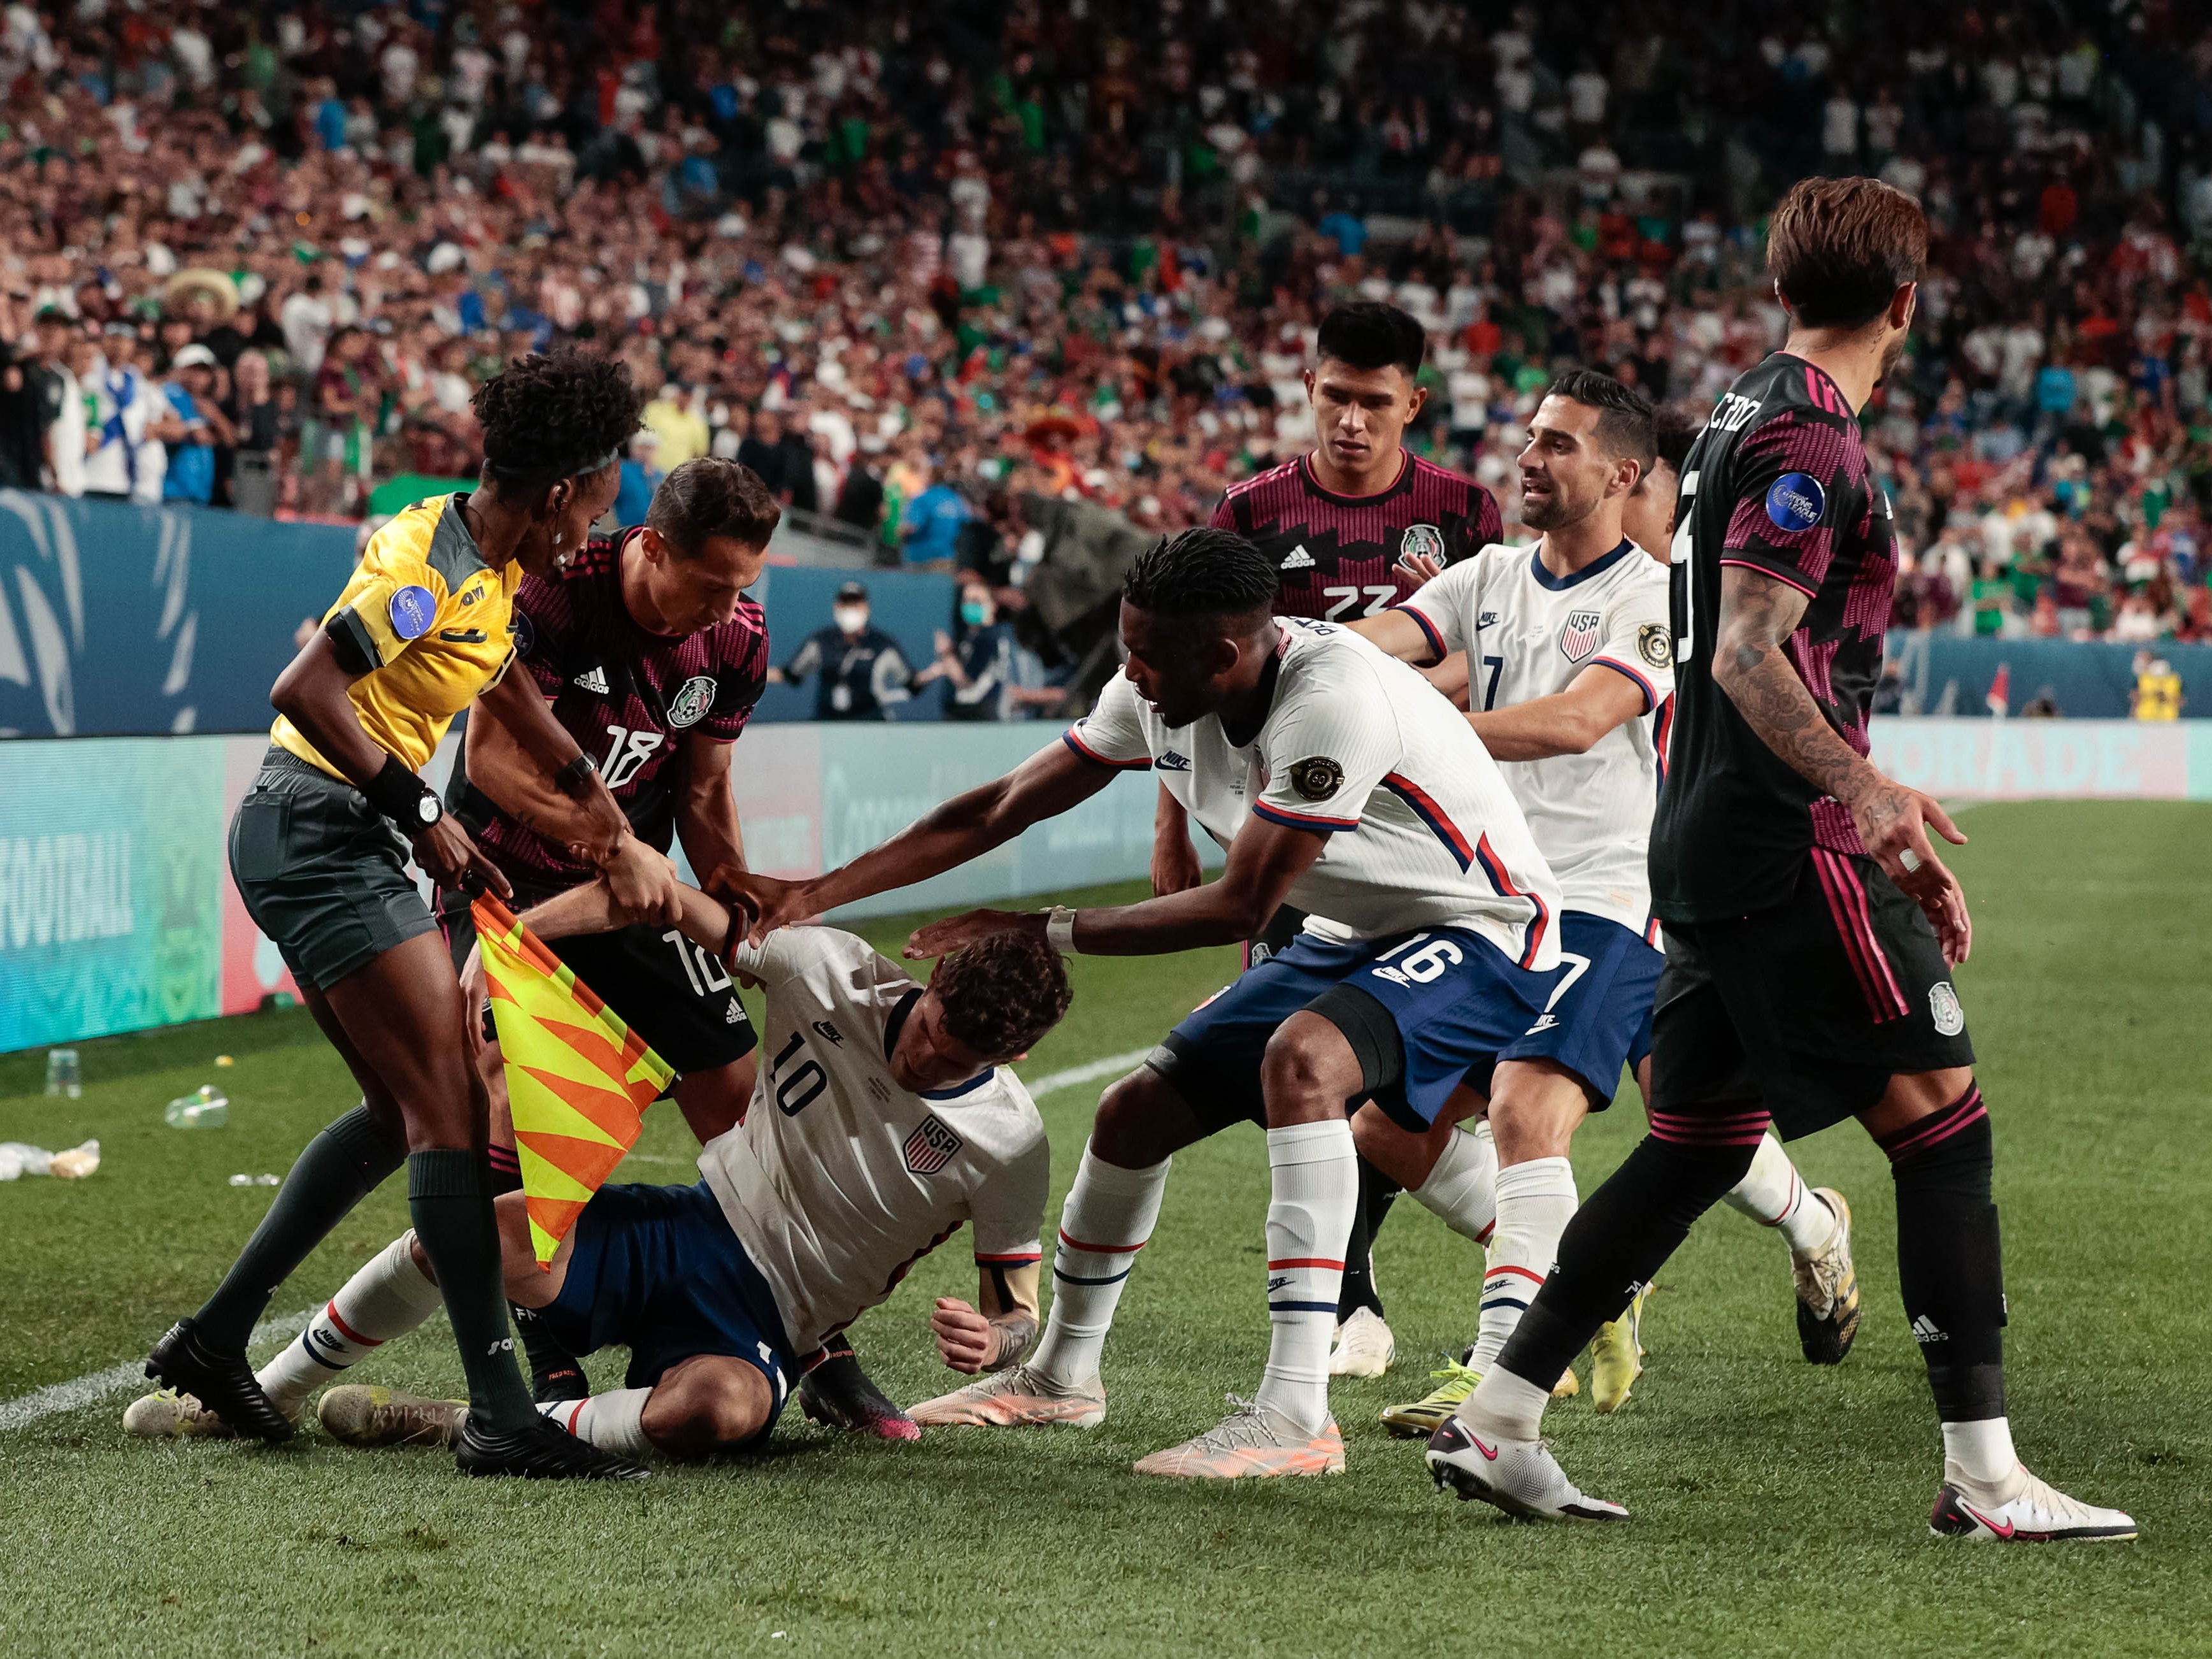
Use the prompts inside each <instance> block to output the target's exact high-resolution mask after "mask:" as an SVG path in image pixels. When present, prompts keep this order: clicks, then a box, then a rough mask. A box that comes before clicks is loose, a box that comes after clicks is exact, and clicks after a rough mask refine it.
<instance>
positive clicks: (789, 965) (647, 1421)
mask: <svg viewBox="0 0 2212 1659" xmlns="http://www.w3.org/2000/svg"><path fill="white" fill-rule="evenodd" d="M677 892H678V900H679V901H680V904H681V906H682V908H681V917H680V920H679V922H678V927H679V928H680V930H682V931H683V933H684V935H685V936H686V937H687V938H688V939H690V941H691V942H693V943H694V944H696V945H698V946H700V947H702V948H703V949H705V950H707V951H709V952H712V953H714V954H716V955H720V953H721V952H722V950H723V948H724V946H725V943H726V942H727V941H728V940H730V939H731V938H732V936H733V934H734V931H735V924H733V922H732V913H731V912H730V911H729V909H728V908H727V907H726V906H724V905H723V904H721V903H720V902H719V901H718V900H713V899H709V898H708V897H707V895H705V894H702V893H700V892H698V891H697V890H696V888H692V887H685V886H679V887H678V890H677ZM629 915H635V912H626V911H624V910H623V908H622V907H621V906H619V905H617V903H616V901H615V900H614V899H613V897H612V895H611V893H610V892H609V890H608V887H606V885H605V883H603V882H594V883H592V884H591V885H590V886H587V887H576V888H573V889H571V890H570V891H569V892H568V893H565V894H562V895H561V896H560V897H558V898H556V899H553V900H549V901H547V902H546V903H545V904H544V905H541V906H538V907H536V908H534V909H532V910H531V911H529V912H526V913H525V915H524V916H523V918H522V919H523V921H524V922H525V924H527V925H528V926H529V927H530V928H531V929H532V930H533V931H534V932H536V933H537V934H538V936H539V937H540V938H542V939H544V940H546V941H548V942H551V941H554V940H557V939H564V938H570V937H575V936H581V935H585V934H600V933H605V932H606V931H607V930H610V929H611V927H614V926H615V925H617V924H620V923H621V922H622V921H623V918H624V917H625V916H629ZM728 961H729V962H730V965H731V966H732V967H733V968H734V969H735V970H736V971H737V972H738V973H740V974H743V975H744V977H745V978H747V979H749V980H753V981H757V982H758V983H759V984H760V985H762V986H763V988H764V990H765V993H766V1013H765V1017H764V1018H763V1022H762V1032H763V1036H764V1037H765V1039H766V1044H767V1047H766V1058H765V1059H764V1060H763V1064H762V1067H761V1072H760V1077H759V1079H758V1082H757V1084H756V1085H755V1088H754V1092H753V1098H752V1102H751V1106H750V1110H749V1111H748V1112H747V1113H746V1114H745V1118H744V1122H743V1123H742V1124H740V1125H737V1126H735V1127H732V1128H731V1129H729V1130H727V1131H726V1132H724V1133H722V1134H720V1135H719V1136H717V1137H715V1138H714V1139H712V1140H710V1141H708V1143H707V1144H706V1145H705V1146H704V1147H703V1148H702V1149H701V1150H700V1154H699V1170H700V1174H702V1176H703V1177H704V1178H705V1179H704V1180H701V1181H700V1182H698V1183H697V1184H696V1185H695V1186H605V1187H602V1188H601V1189H600V1190H599V1192H598V1193H596V1194H595V1195H594V1196H593V1197H592V1200H591V1202H590V1203H588V1204H587V1205H585V1206H584V1209H583V1211H582V1212H581V1213H580V1215H579V1216H578V1217H577V1218H576V1223H575V1226H574V1229H573V1230H572V1231H571V1232H570V1234H569V1235H568V1238H567V1239H565V1240H564V1241H562V1245H561V1247H560V1249H559V1250H558V1251H557V1252H556V1254H555V1255H554V1258H553V1261H552V1266H551V1271H550V1272H544V1271H541V1270H540V1269H539V1267H538V1264H537V1261H536V1259H535V1257H534V1256H533V1254H532V1249H531V1243H530V1226H529V1222H528V1219H527V1217H526V1213H525V1211H524V1208H523V1202H522V1195H521V1193H520V1192H510V1193H507V1194H505V1195H504V1196H502V1197H501V1199H499V1201H498V1203H497V1205H496V1206H495V1208H496V1211H497V1213H498V1217H499V1229H500V1241H501V1251H502V1254H503V1257H504V1259H505V1263H506V1272H507V1294H508V1295H509V1296H512V1297H513V1299H514V1300H515V1301H516V1302H519V1303H521V1304H522V1305H524V1306H526V1307H529V1308H532V1309H534V1310H535V1313H536V1317H537V1318H538V1320H540V1321H541V1322H542V1323H543V1325H544V1327H545V1328H546V1330H547V1331H548V1332H549V1333H550V1334H551V1335H552V1336H553V1337H554V1338H555V1339H556V1340H557V1341H559V1342H560V1343H561V1344H562V1345H563V1346H564V1347H566V1348H568V1349H569V1350H571V1351H574V1352H576V1353H585V1354H587V1353H592V1352H594V1351H598V1350H599V1349H601V1348H604V1347H606V1346H608V1345H612V1344H617V1343H619V1344H623V1345H626V1346H628V1347H629V1351H630V1359H629V1370H628V1372H627V1374H626V1375H625V1377H624V1379H623V1387H622V1388H617V1389H612V1390H609V1391H607V1392H605V1393H601V1394H592V1395H590V1396H588V1397H578V1398H574V1399H570V1400H548V1401H545V1402H544V1403H543V1404H542V1405H541V1406H540V1407H539V1409H540V1410H541V1411H543V1412H544V1413H545V1415H546V1417H547V1418H548V1419H550V1421H551V1422H553V1423H555V1424H558V1425H559V1426H560V1427H562V1428H563V1429H566V1430H568V1431H569V1432H570V1433H571V1434H573V1435H574V1436H577V1437H578V1438H579V1439H580V1440H581V1441H583V1442H588V1443H589V1444H591V1445H592V1446H593V1447H595V1448H598V1449H601V1450H602V1451H604V1452H606V1453H608V1454H611V1455H617V1456H619V1457H620V1458H622V1459H623V1460H625V1461H628V1460H635V1459H638V1458H641V1457H642V1456H644V1455H646V1454H647V1453H648V1452H660V1453H663V1454H666V1455H671V1456H679V1457H685V1456H696V1455H703V1454H706V1453H708V1452H715V1451H730V1450H736V1449H742V1448H745V1447H750V1446H753V1445H757V1443H758V1442H760V1441H761V1440H762V1439H763V1437H764V1436H766V1435H767V1433H768V1432H769V1429H770V1428H771V1427H772V1426H773V1425H774V1424H775V1418H776V1416H777V1414H778V1413H779V1412H781V1409H782V1407H783V1404H784V1401H785V1399H786V1397H787V1394H788V1393H789V1391H790V1388H791V1379H792V1377H793V1375H796V1371H797V1366H798V1363H799V1357H802V1356H805V1355H808V1354H811V1353H812V1352H814V1351H816V1350H817V1349H818V1348H819V1347H820V1346H821V1345H822V1342H823V1339H824V1338H825V1337H827V1336H829V1335H831V1334H833V1333H836V1332H838V1331H842V1329H843V1328H844V1327H846V1326H847V1325H848V1324H850V1323H851V1322H852V1321H853V1320H854V1319H855V1318H857V1317H858V1316H859V1315H860V1314H862V1313H863V1312H865V1311H866V1309H868V1308H872V1307H874V1306H875V1305H876V1304H877V1303H878V1302H882V1301H883V1300H884V1298H885V1297H886V1296H889V1295H890V1292H891V1290H892V1288H893V1287H894V1286H896V1284H897V1283H898V1282H899V1280H900V1279H901V1278H903V1277H904V1276H905V1273H906V1272H907V1270H908V1268H909V1267H911V1266H913V1265H914V1264H915V1262H916V1261H918V1260H919V1259H921V1257H922V1256H923V1255H925V1254H927V1253H928V1252H929V1251H930V1250H931V1249H933V1248H934V1247H936V1246H938V1245H939V1244H941V1243H943V1242H944V1241H945V1240H946V1239H947V1238H949V1237H951V1235H952V1234H953V1233H954V1232H956V1231H957V1230H958V1229H959V1228H960V1227H961V1226H962V1225H963V1223H965V1224H968V1225H969V1226H971V1227H972V1228H973V1229H975V1266H976V1272H977V1278H978V1280H979V1290H978V1295H977V1299H976V1303H975V1305H974V1306H970V1305H969V1303H967V1302H963V1301H960V1300H958V1299H957V1298H954V1297H949V1296H948V1297H942V1298H939V1301H938V1302H937V1304H936V1306H935V1308H934V1309H933V1312H932V1314H931V1316H930V1325H931V1328H932V1330H933V1333H934V1334H935V1336H936V1339H937V1345H938V1350H939V1353H941V1354H942V1355H943V1356H944V1358H945V1363H946V1364H948V1365H950V1366H951V1367H952V1368H953V1369H955V1370H957V1371H962V1372H965V1373H968V1374H969V1375H973V1374H975V1373H976V1372H979V1371H987V1370H991V1369H994V1368H999V1367H1003V1366H1006V1365H1011V1364H1012V1363H1014V1362H1015V1361H1017V1360H1018V1359H1019V1358H1020V1357H1021V1356H1022V1354H1023V1353H1024V1351H1026V1350H1027V1349H1028V1347H1029V1345H1030V1341H1031V1340H1032V1339H1034V1338H1035V1336H1036V1328H1037V1267H1038V1262H1039V1260H1040V1258H1041V1254H1042V1252H1041V1248H1040V1246H1039V1242H1038V1227H1039V1223H1040V1222H1041V1220H1042V1216H1043V1211H1044V1200H1045V1191H1046V1184H1047V1181H1048V1178H1049V1175H1050V1153H1049V1149H1048V1147H1047V1145H1046V1142H1045V1134H1044V1124H1043V1121H1042V1119H1040V1118H1039V1117H1038V1116H1037V1111H1036V1107H1035V1106H1034V1105H1033V1104H1032V1103H1031V1102H1030V1097H1029V1094H1028V1091H1027V1090H1025V1089H1024V1088H1023V1087H1022V1085H1021V1083H1020V1081H1019V1079H1018V1078H1017V1077H1015V1076H1014V1075H1013V1073H1012V1072H1011V1071H1009V1070H1005V1069H1003V1064H1004V1062H1006V1061H1007V1060H1009V1059H1011V1058H1013V1057H1015V1056H1016V1055H1018V1054H1022V1053H1024V1052H1027V1051H1028V1050H1029V1048H1030V1046H1032V1045H1033V1044H1035V1043H1036V1041H1037V1040H1038V1039H1039V1038H1041V1037H1042V1036H1043V1035H1044V1034H1045V1033H1046V1032H1047V1031H1048V1030H1050V1029H1051V1028H1053V1026H1054V1025H1055V1024H1057V1023H1058V1022H1059V1021H1060V1016H1062V1015H1064V1014H1065V1013H1066V1011H1067V1005H1068V1001H1069V992H1068V988H1067V973H1066V967H1065V965H1064V964H1063V963H1062V962H1061V961H1060V954H1059V952H1057V951H1055V950H1054V949H1052V948H1050V947H1049V946H1048V945H1046V944H1044V943H1043V942H1042V941H1038V940H1032V939H1026V938H1021V937H1017V936H1008V935H1000V936H994V937H992V938H988V939H985V940H981V941H979V942H977V943H975V945H972V946H970V947H969V948H965V949H963V950H960V951H957V952H954V953H952V954H951V955H948V956H946V957H945V959H944V960H943V961H940V962H939V964H938V965H937V971H936V973H935V974H934V975H933V977H932V978H931V979H930V981H929V984H928V985H927V986H926V987H925V986H922V985H915V983H914V982H913V981H912V980H911V979H908V977H907V975H906V974H905V973H903V972H902V971H901V970H900V969H899V968H898V967H896V965H895V964H893V963H890V962H888V961H884V959H883V958H882V957H880V956H878V955H876V953H875V952H874V951H873V950H872V949H871V948H869V946H868V944H867V942H866V941H865V940H862V939H858V938H855V937H854V936H853V935H851V934H849V933H843V932H840V931H838V930H836V929H834V928H827V927H821V928H786V929H783V930H781V931H779V932H777V933H775V934H772V935H771V936H769V938H768V940H767V942H765V943H764V944H763V945H760V946H757V947H756V946H752V945H748V944H744V943H743V942H738V945H737V948H735V949H734V950H733V951H732V952H730V953H729V955H728ZM427 1266H428V1263H427V1261H426V1259H425V1258H424V1256H423V1253H422V1250H421V1248H420V1247H419V1245H417V1244H416V1241H415V1240H414V1236H413V1235H411V1234H410V1235H403V1236H402V1237H401V1238H399V1239H398V1240H397V1241H394V1242H393V1243H392V1245H391V1246H390V1247H388V1248H387V1249H386V1250H385V1251H384V1252H383V1253H381V1254H380V1255H379V1256H378V1257H377V1258H376V1259H374V1261H372V1262H370V1263H369V1264H368V1266H366V1267H363V1268H362V1270H361V1271H360V1272H357V1273H356V1274H355V1275H354V1277H353V1278H351V1279H350V1280H349V1281H348V1282H347V1284H346V1285H345V1286H344V1288H343V1289H342V1290H340V1291H339V1292H338V1294H337V1296H335V1297H333V1298H332V1299H331V1303H330V1305H329V1307H327V1308H325V1309H324V1311H323V1312H322V1313H320V1314H317V1315H316V1316H315V1319H314V1320H313V1323H312V1324H311V1325H310V1326H309V1327H308V1331H307V1341H306V1342H305V1343H295V1344H292V1345H289V1346H288V1347H286V1348H285V1350H284V1351H283V1352H282V1353H281V1354H279V1355H278V1356H277V1357H276V1359H275V1360H273V1361H271V1362H270V1364H269V1365H268V1366H267V1367H264V1370H263V1376H264V1386H266V1387H268V1388H269V1389H270V1392H271V1394H272V1395H274V1396H276V1397H278V1398H283V1399H288V1400H291V1401H293V1402H294V1403H295V1405H296V1404H297V1403H298V1402H300V1401H302V1400H304V1399H305V1398H306V1396H307V1394H309V1393H312V1392H313V1390H314V1389H315V1388H319V1387H321V1386H322V1384H323V1383H324V1382H325V1381H327V1380H328V1378H329V1375H330V1372H329V1369H327V1367H326V1366H325V1364H323V1363H320V1362H319V1360H318V1359H317V1358H314V1357H309V1355H310V1354H311V1353H312V1352H313V1351H317V1350H319V1351H321V1352H322V1353H323V1354H325V1355H327V1356H329V1357H333V1358H337V1359H340V1360H343V1361H344V1362H345V1363H352V1362H354V1361H356V1360H358V1359H360V1358H361V1357H363V1356H365V1355H366V1354H367V1353H368V1352H369V1351H372V1350H374V1349H375V1348H377V1347H379V1346H381V1345H383V1344H385V1343H387V1342H389V1341H391V1340H392V1339H393V1338H395V1337H398V1336H400V1335H402V1334H404V1333H406V1332H407V1331H410V1330H412V1329H413V1328H414V1327H416V1326H417V1325H419V1324H420V1323H422V1320H424V1319H425V1318H427V1317H428V1315H429V1314H430V1313H431V1312H433V1311H434V1310H435V1308H436V1307H437V1305H438V1299H439V1298H438V1289H437V1286H436V1284H435V1283H433V1282H432V1279H431V1278H430V1277H429V1275H428V1273H427V1272H425V1269H426V1267H427ZM303 1350H306V1351H307V1352H303ZM318 1412H319V1416H320V1418H321V1419H322V1423H323V1425H324V1427H325V1428H326V1429H328V1430H330V1431H331V1433H332V1434H334V1435H336V1436H337V1437H338V1438H340V1439H342V1440H346V1441H349V1442H354V1443H356V1444H360V1445H394V1444H412V1445H442V1444H447V1443H449V1442H453V1441H455V1440H457V1439H459V1437H460V1436H463V1435H465V1433H466V1432H467V1421H468V1417H469V1414H470V1412H469V1407H468V1406H466V1405H465V1404H464V1403H463V1402H461V1401H458V1400H429V1399H425V1398H422V1396H419V1395H415V1394H405V1393H402V1392H398V1391H396V1390H393V1389H391V1388H385V1387H379V1386H374V1385H364V1384H359V1383H349V1384H345V1385H343V1386H341V1387H338V1388H331V1389H329V1390H327V1391H326V1392H325V1394H324V1395H323V1397H322V1399H321V1400H320V1401H319V1406H318ZM629 1467H630V1468H631V1469H632V1470H633V1472H634V1473H643V1471H642V1470H641V1469H638V1468H637V1467H636V1466H635V1463H630V1464H629Z"/></svg>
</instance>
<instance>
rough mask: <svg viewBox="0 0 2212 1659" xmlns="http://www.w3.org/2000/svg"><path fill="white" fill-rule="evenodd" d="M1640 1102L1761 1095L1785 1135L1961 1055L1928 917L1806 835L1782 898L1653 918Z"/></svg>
mask: <svg viewBox="0 0 2212 1659" xmlns="http://www.w3.org/2000/svg"><path fill="white" fill-rule="evenodd" d="M1664 937H1665V942H1666V947H1667V967H1666V969H1665V971H1664V972H1663V973H1661V975H1660V976H1659V990H1658V993H1657V999H1656V1003H1655V1004H1654V1006H1653V1009H1652V1015H1651V1107H1652V1109H1653V1110H1654V1111H1660V1112H1668V1113H1680V1114H1684V1115H1691V1114H1695V1113H1699V1112H1700V1111H1729V1110H1741V1109H1742V1108H1743V1107H1745V1106H1746V1105H1757V1106H1760V1107H1765V1109H1766V1111H1767V1112H1768V1113H1770V1114H1771V1116H1772V1117H1773V1119H1774V1132H1775V1133H1776V1134H1778V1135H1779V1136H1780V1137H1781V1138H1783V1139H1784V1140H1791V1139H1795V1138H1796V1137H1798V1136H1801V1135H1809V1134H1812V1133H1813V1132H1814V1131H1816V1130H1821V1129H1826V1127H1827V1126H1828V1125H1831V1124H1833V1123H1839V1122H1841V1121H1842V1120H1843V1119H1845V1118H1849V1117H1855V1116H1857V1114H1858V1113H1861V1112H1863V1111H1865V1110H1866V1109H1867V1108H1868V1107H1871V1106H1873V1105H1874V1104H1875V1101H1878V1100H1880V1099H1881V1095H1882V1091H1883V1090H1884V1089H1887V1087H1888V1086H1889V1080H1890V1078H1892V1077H1894V1076H1896V1075H1898V1074H1899V1073H1900V1072H1914V1071H1941V1070H1948V1068H1951V1067H1954V1066H1963V1065H1972V1064H1973V1061H1974V1048H1973V1045H1972V1042H1970V1041H1969V1040H1967V1037H1966V1014H1965V1012H1964V1010H1963V1009H1961V1008H1960V1003H1959V993H1958V991H1957V989H1956V988H1955V987H1954V985H1952V983H1951V970H1950V967H1949V966H1948V964H1947V963H1946V962H1945V961H1943V952H1942V947H1941V946H1940V945H1938V944H1937V942H1936V930H1935V929H1934V928H1933V927H1932V926H1930V925H1929V921H1928V918H1927V917H1925V916H1924V915H1923V914H1922V913H1921V910H1920V906H1918V905H1917V904H1915V903H1914V902H1913V901H1912V900H1911V899H1910V898H1908V897H1906V896H1905V894H1904V893H1902V892H1901V891H1899V888H1898V887H1897V885H1896V884H1895V883H1894V882H1893V881H1891V880H1890V879H1889V878H1888V877H1887V875H1883V874H1882V872H1881V867H1880V866H1879V865H1877V864H1876V863H1875V862H1874V860H1873V859H1871V858H1868V857H1863V856H1858V855H1853V854H1846V853H1838V852H1831V851H1827V850H1826V848H1822V847H1815V848H1814V849H1813V851H1812V853H1811V855H1810V856H1809V857H1808V858H1807V859H1806V861H1805V864H1804V867H1803V868H1802V869H1801V870H1800V872H1799V874H1798V878H1797V886H1796V891H1795V892H1793V893H1792V894H1790V899H1789V900H1788V901H1787V902H1786V903H1784V904H1782V905H1778V906H1775V907H1774V908H1772V909H1771V910H1763V911H1759V912H1754V913H1753V914H1751V915H1748V916H1741V917H1736V918H1732V919H1730V920H1728V921H1722V922H1698V923H1679V924H1678V923H1674V922H1669V923H1667V924H1665V927H1664Z"/></svg>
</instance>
